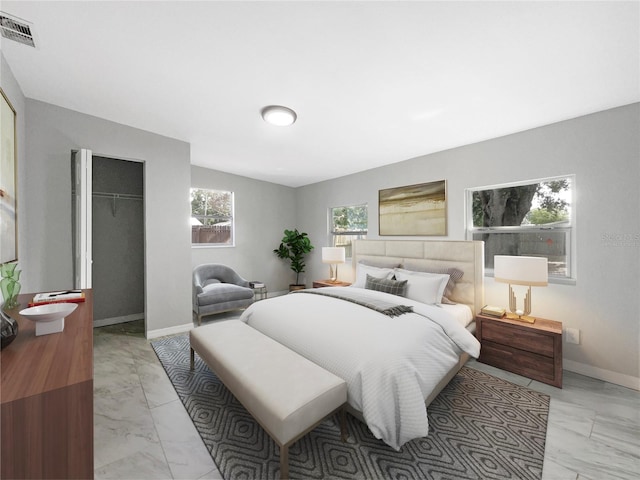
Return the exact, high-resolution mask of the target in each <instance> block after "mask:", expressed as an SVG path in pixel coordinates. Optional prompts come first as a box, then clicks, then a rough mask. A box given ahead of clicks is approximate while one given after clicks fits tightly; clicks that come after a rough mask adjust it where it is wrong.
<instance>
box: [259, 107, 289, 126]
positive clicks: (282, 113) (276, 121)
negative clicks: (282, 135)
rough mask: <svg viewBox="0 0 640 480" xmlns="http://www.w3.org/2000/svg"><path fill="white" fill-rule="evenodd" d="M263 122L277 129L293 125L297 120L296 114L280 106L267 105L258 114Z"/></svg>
mask: <svg viewBox="0 0 640 480" xmlns="http://www.w3.org/2000/svg"><path fill="white" fill-rule="evenodd" d="M260 113H261V114H262V118H263V119H264V121H265V122H267V123H270V124H271V125H277V126H278V127H288V126H289V125H293V124H294V123H295V121H296V120H297V119H298V116H297V115H296V112H294V111H293V110H291V109H290V108H288V107H283V106H282V105H269V106H268V107H264V108H263V109H262V111H261V112H260Z"/></svg>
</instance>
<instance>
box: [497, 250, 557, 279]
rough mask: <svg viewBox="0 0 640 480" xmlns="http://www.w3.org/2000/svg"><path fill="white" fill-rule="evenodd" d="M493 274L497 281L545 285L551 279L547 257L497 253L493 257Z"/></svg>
mask: <svg viewBox="0 0 640 480" xmlns="http://www.w3.org/2000/svg"><path fill="white" fill-rule="evenodd" d="M493 275H494V277H495V280H496V282H502V283H509V284H512V285H531V286H537V287H544V286H546V285H547V283H548V280H549V273H548V267H547V259H546V258H544V257H511V256H508V255H496V256H495V257H493Z"/></svg>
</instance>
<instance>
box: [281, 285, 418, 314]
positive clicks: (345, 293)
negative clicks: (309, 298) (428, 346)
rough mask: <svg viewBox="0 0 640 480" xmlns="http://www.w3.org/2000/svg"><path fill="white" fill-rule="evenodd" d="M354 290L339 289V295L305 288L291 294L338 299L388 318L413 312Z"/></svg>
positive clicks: (406, 306) (408, 308)
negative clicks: (310, 294) (311, 294)
mask: <svg viewBox="0 0 640 480" xmlns="http://www.w3.org/2000/svg"><path fill="white" fill-rule="evenodd" d="M356 290H357V289H351V288H349V289H346V288H341V289H340V293H338V292H335V291H330V290H326V289H324V288H307V289H305V290H294V291H293V292H291V293H313V294H314V295H324V296H326V297H333V298H338V299H340V300H345V301H347V302H352V303H355V304H357V305H361V306H363V307H366V308H370V309H371V310H375V311H376V312H380V313H382V314H384V315H387V316H389V317H396V316H398V315H402V314H403V313H409V312H413V307H412V306H410V305H398V304H395V303H391V302H387V301H385V300H377V299H371V298H369V297H365V296H363V295H360V294H359V293H358V292H357V291H356Z"/></svg>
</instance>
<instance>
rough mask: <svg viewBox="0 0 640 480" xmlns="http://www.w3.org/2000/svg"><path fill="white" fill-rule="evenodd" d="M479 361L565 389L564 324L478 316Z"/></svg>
mask: <svg viewBox="0 0 640 480" xmlns="http://www.w3.org/2000/svg"><path fill="white" fill-rule="evenodd" d="M476 337H477V338H478V341H479V342H480V344H481V347H480V357H479V358H478V361H480V362H482V363H487V364H489V365H493V366H494V367H498V368H501V369H503V370H508V371H510V372H513V373H517V374H519V375H523V376H525V377H528V378H531V379H533V380H538V381H540V382H543V383H548V384H549V385H553V386H555V387H559V388H562V323H561V322H556V321H555V320H546V319H544V318H537V319H536V321H535V323H525V322H520V321H518V320H509V319H507V318H493V317H489V316H486V315H477V316H476Z"/></svg>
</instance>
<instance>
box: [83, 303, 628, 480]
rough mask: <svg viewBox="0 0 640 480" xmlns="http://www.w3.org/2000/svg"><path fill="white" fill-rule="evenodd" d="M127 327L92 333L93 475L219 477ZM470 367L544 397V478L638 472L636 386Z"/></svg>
mask: <svg viewBox="0 0 640 480" xmlns="http://www.w3.org/2000/svg"><path fill="white" fill-rule="evenodd" d="M231 316H233V314H231ZM126 329H127V327H125V326H120V327H118V326H114V327H104V328H99V329H95V330H94V429H95V433H94V441H95V445H94V451H95V456H94V457H95V478H96V479H102V478H118V479H164V478H166V479H170V478H176V479H221V478H222V477H221V475H220V473H219V472H218V469H217V468H216V466H215V464H214V463H213V460H212V459H211V456H210V455H209V452H208V451H207V450H206V448H205V446H204V443H203V442H202V440H201V439H200V436H199V435H198V433H197V431H196V429H195V427H194V426H193V424H192V423H191V420H190V419H189V416H188V415H187V413H186V411H185V410H184V408H183V406H182V403H181V402H180V400H179V399H178V396H177V394H176V392H175V390H174V389H173V386H172V385H171V382H169V379H168V378H167V376H166V374H165V373H164V369H163V368H162V366H161V365H160V362H159V361H158V359H157V357H156V355H155V353H154V352H153V349H152V348H151V345H150V342H149V341H148V340H146V339H145V338H144V336H143V334H142V333H141V332H140V333H137V334H136V333H131V332H129V333H123V331H124V330H126ZM120 330H122V331H120ZM134 331H135V328H134ZM470 366H471V367H473V368H477V369H479V370H483V371H486V372H488V373H490V374H492V375H496V376H498V377H501V378H504V379H506V380H509V381H512V382H514V383H517V384H520V385H524V386H528V387H529V388H532V389H534V390H538V391H541V392H544V393H547V394H549V395H550V396H551V408H550V411H549V424H548V429H547V442H546V450H545V459H544V471H543V479H544V480H578V479H579V480H602V479H638V478H640V392H637V391H634V390H630V389H627V388H623V387H619V386H617V385H613V384H610V383H606V382H602V381H599V380H595V379H592V378H589V377H584V376H581V375H577V374H573V373H571V372H567V371H565V372H564V385H563V387H564V388H563V389H557V388H554V387H551V386H548V385H545V384H541V383H539V382H536V381H532V380H529V379H527V378H524V377H521V376H518V375H514V374H511V373H508V372H504V371H502V370H499V369H497V368H493V367H489V366H487V365H484V364H481V363H478V362H475V361H472V362H470Z"/></svg>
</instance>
